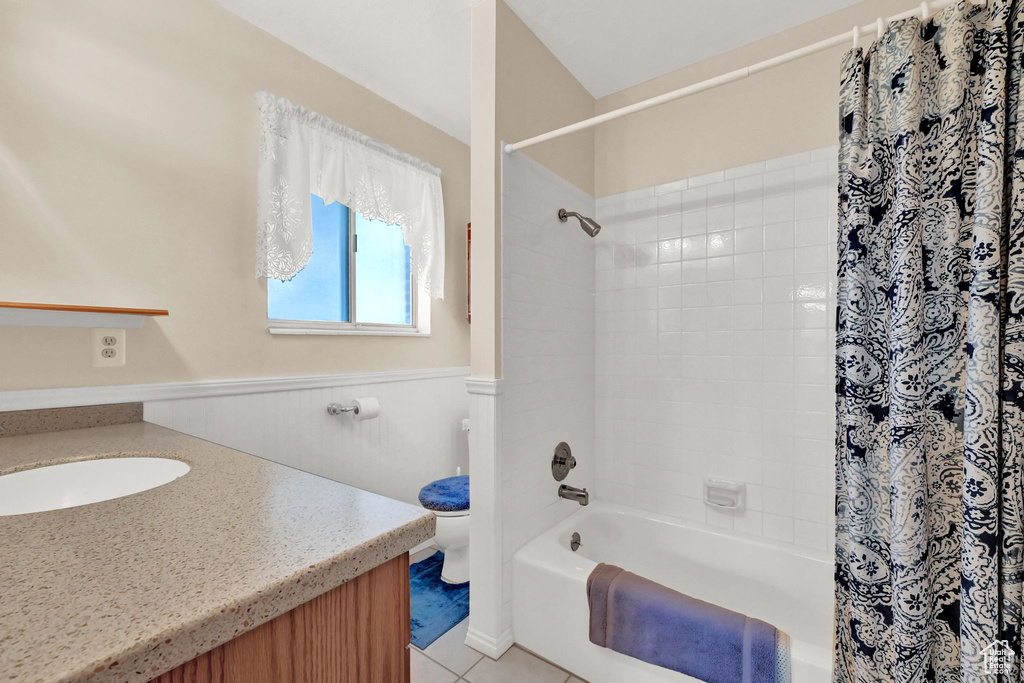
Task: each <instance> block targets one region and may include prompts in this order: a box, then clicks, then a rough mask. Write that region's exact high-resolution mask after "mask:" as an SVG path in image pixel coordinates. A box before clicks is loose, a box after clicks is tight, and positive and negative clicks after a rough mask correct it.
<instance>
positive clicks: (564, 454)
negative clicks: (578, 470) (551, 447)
mask: <svg viewBox="0 0 1024 683" xmlns="http://www.w3.org/2000/svg"><path fill="white" fill-rule="evenodd" d="M574 467H576V458H574V457H572V449H571V448H569V444H567V443H566V442H564V441H562V442H561V443H559V444H558V445H557V446H555V454H554V455H553V456H552V457H551V476H553V477H554V478H555V481H562V480H563V479H565V478H566V477H567V476H569V470H571V469H572V468H574Z"/></svg>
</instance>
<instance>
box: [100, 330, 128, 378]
mask: <svg viewBox="0 0 1024 683" xmlns="http://www.w3.org/2000/svg"><path fill="white" fill-rule="evenodd" d="M124 348H125V347H124V330H114V329H107V328H95V329H93V331H92V366H93V367H94V368H112V367H117V366H119V365H124V355H125V351H124Z"/></svg>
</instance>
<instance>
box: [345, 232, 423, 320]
mask: <svg viewBox="0 0 1024 683" xmlns="http://www.w3.org/2000/svg"><path fill="white" fill-rule="evenodd" d="M356 245H357V251H356V322H361V323H391V324H396V325H411V324H412V288H411V282H412V280H411V276H412V268H411V257H412V252H411V250H410V249H409V247H407V246H405V242H403V241H402V228H401V226H398V225H388V224H387V223H384V222H382V221H370V220H366V219H365V218H363V217H362V216H361V215H359V214H356Z"/></svg>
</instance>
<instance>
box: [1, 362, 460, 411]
mask: <svg viewBox="0 0 1024 683" xmlns="http://www.w3.org/2000/svg"><path fill="white" fill-rule="evenodd" d="M468 374H469V368H468V367H453V368H422V369H414V370H389V371H384V372H351V373H344V374H336V375H302V376H294V377H255V378H243V379H213V380H197V381H194V382H164V383H160V384H117V385H106V386H88V387H67V388H60V389H21V390H14V391H0V411H5V410H33V409H36V408H68V407H71V406H89V405H104V404H108V403H139V402H145V401H171V400H175V399H182V398H200V397H203V396H231V395H236V394H262V393H266V392H270V391H294V390H297V389H317V388H329V387H344V386H353V385H358V384H381V383H385V382H411V381H415V380H422V379H437V378H441V377H464V376H466V375H468Z"/></svg>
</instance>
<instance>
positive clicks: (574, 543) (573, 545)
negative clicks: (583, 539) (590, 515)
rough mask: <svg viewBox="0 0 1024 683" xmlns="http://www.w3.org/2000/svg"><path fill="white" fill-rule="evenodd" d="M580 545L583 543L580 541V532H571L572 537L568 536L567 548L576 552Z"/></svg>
mask: <svg viewBox="0 0 1024 683" xmlns="http://www.w3.org/2000/svg"><path fill="white" fill-rule="evenodd" d="M581 545H583V544H582V543H580V532H578V531H574V532H572V537H571V538H569V548H570V549H571V550H572V551H573V552H576V551H577V550H579V549H580V546H581Z"/></svg>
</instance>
